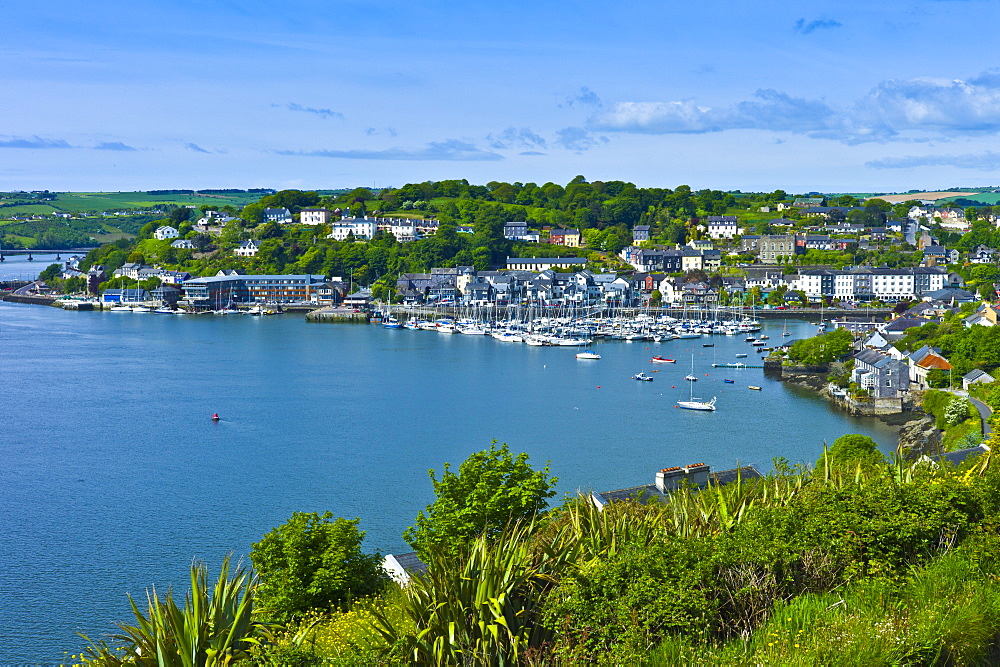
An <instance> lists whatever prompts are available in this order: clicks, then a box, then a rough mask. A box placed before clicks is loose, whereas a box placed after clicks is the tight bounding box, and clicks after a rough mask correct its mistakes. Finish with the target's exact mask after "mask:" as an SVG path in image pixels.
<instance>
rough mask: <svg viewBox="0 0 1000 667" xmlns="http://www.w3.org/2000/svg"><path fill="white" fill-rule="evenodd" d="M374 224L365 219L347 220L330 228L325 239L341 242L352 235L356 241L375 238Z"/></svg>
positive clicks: (372, 221)
mask: <svg viewBox="0 0 1000 667" xmlns="http://www.w3.org/2000/svg"><path fill="white" fill-rule="evenodd" d="M375 231H376V222H375V221H374V220H368V219H366V218H347V219H345V220H341V221H340V222H335V223H333V224H332V225H331V226H330V233H329V234H327V236H326V238H328V239H333V240H334V241H343V240H345V239H346V238H347V237H348V235H350V234H354V238H356V239H370V238H372V237H373V236H375Z"/></svg>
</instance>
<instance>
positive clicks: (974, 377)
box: [962, 368, 994, 382]
mask: <svg viewBox="0 0 1000 667" xmlns="http://www.w3.org/2000/svg"><path fill="white" fill-rule="evenodd" d="M987 378H988V379H987ZM962 379H963V380H968V381H969V382H976V381H979V380H981V379H982V380H983V381H984V382H993V381H994V378H993V376H992V375H990V374H989V373H987V372H986V371H984V370H982V369H979V368H976V369H974V370H971V371H969V372H968V373H966V374H965V375H963V376H962Z"/></svg>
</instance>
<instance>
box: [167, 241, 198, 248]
mask: <svg viewBox="0 0 1000 667" xmlns="http://www.w3.org/2000/svg"><path fill="white" fill-rule="evenodd" d="M170 247H171V248H180V249H181V250H194V243H192V242H191V239H177V240H176V241H174V242H173V243H171V244H170Z"/></svg>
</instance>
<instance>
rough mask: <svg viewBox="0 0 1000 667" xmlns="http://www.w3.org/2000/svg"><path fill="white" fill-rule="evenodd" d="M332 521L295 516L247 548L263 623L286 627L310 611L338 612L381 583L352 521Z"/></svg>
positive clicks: (375, 559)
mask: <svg viewBox="0 0 1000 667" xmlns="http://www.w3.org/2000/svg"><path fill="white" fill-rule="evenodd" d="M332 517H333V515H332V514H331V513H330V512H326V513H325V514H323V515H319V514H316V513H315V512H311V513H307V512H295V513H294V514H292V517H291V518H290V519H289V520H288V521H287V522H286V523H284V524H283V525H281V526H278V527H277V528H274V529H273V530H271V531H270V532H269V533H267V534H266V535H264V537H263V538H262V539H261V540H260V542H257V543H256V544H254V545H253V549H252V550H251V552H250V559H251V560H252V561H253V564H254V567H256V568H257V572H258V573H259V575H260V586H259V587H258V591H257V597H258V599H259V602H260V606H261V608H262V610H263V613H265V614H267V616H268V617H269V618H271V619H273V620H277V621H282V622H287V621H289V620H291V619H293V618H295V617H297V616H300V615H302V614H304V613H305V612H307V611H309V610H312V609H322V610H329V609H333V608H339V607H344V606H345V605H347V604H348V603H349V602H350V601H351V600H352V599H354V598H359V597H365V596H368V595H371V594H373V593H375V592H377V591H378V590H379V588H380V587H381V586H382V585H383V583H384V582H385V571H384V570H383V569H382V556H381V555H380V554H378V553H374V554H365V553H363V552H362V551H361V542H362V540H364V537H365V534H364V532H363V531H360V530H358V519H353V520H348V519H342V518H338V519H336V520H335V521H331V520H330V519H331V518H332Z"/></svg>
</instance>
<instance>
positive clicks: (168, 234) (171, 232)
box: [153, 225, 180, 241]
mask: <svg viewBox="0 0 1000 667" xmlns="http://www.w3.org/2000/svg"><path fill="white" fill-rule="evenodd" d="M178 236H180V234H178V232H177V230H176V229H174V228H173V227H170V226H168V225H164V226H163V227H157V228H156V231H155V232H153V238H155V239H156V240H157V241H166V240H167V239H175V238H177V237H178Z"/></svg>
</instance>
